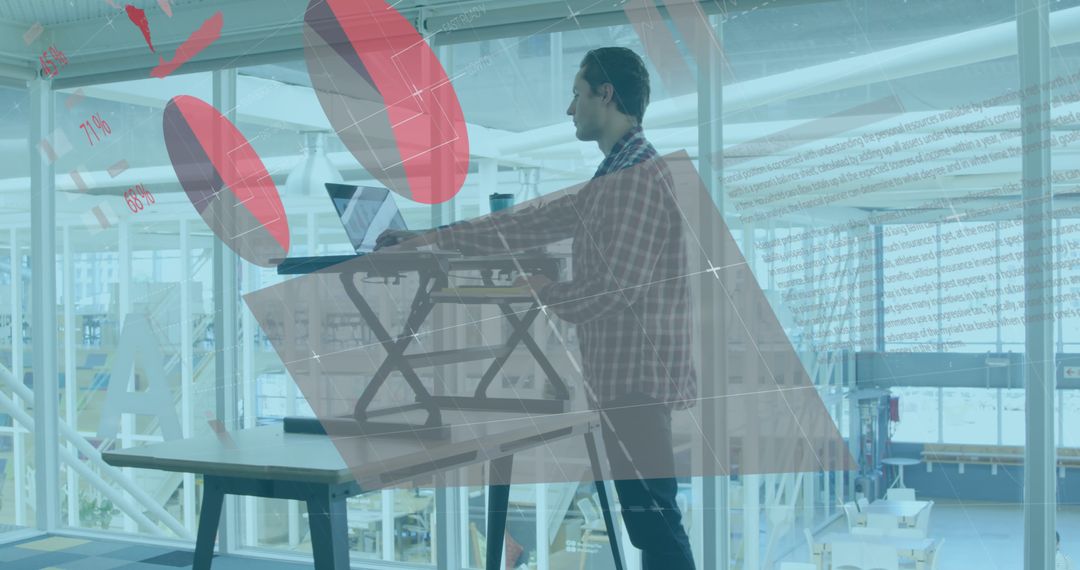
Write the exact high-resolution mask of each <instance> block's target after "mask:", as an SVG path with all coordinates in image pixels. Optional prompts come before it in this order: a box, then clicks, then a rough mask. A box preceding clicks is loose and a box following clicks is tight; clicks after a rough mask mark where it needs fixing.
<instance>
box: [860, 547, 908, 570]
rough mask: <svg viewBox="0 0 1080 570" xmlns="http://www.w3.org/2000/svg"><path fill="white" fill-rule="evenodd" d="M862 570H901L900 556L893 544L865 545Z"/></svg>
mask: <svg viewBox="0 0 1080 570" xmlns="http://www.w3.org/2000/svg"><path fill="white" fill-rule="evenodd" d="M862 556H863V559H862V560H863V561H862V566H860V567H859V568H861V569H862V570H900V556H899V555H898V554H897V553H896V547H895V546H893V545H891V544H874V543H864V544H863V545H862Z"/></svg>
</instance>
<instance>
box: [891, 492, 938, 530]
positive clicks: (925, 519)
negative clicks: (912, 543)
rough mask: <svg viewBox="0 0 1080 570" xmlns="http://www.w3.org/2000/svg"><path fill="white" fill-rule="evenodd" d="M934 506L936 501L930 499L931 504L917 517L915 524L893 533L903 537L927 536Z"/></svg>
mask: <svg viewBox="0 0 1080 570" xmlns="http://www.w3.org/2000/svg"><path fill="white" fill-rule="evenodd" d="M933 508H934V501H930V504H929V505H926V508H925V509H923V510H922V511H921V512H919V514H918V515H917V516H916V517H915V526H913V527H911V528H901V529H899V530H897V531H896V532H895V533H893V534H895V535H896V536H899V537H901V538H926V533H927V531H928V530H929V528H930V511H931V510H932V509H933Z"/></svg>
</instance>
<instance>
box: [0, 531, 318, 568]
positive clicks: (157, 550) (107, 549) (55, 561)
mask: <svg viewBox="0 0 1080 570" xmlns="http://www.w3.org/2000/svg"><path fill="white" fill-rule="evenodd" d="M192 554H193V553H192V552H191V551H190V550H176V549H173V548H167V547H162V546H145V545H141V544H135V543H130V542H115V541H109V540H93V541H90V540H83V539H75V538H65V537H59V536H52V537H47V538H33V539H30V540H26V541H22V542H17V543H11V544H4V545H0V568H3V569H4V570H121V569H122V570H174V569H183V568H191V559H192ZM250 568H259V570H302V569H303V570H310V568H311V565H310V564H307V565H304V564H291V563H286V562H271V561H267V560H262V559H252V558H242V557H236V556H217V557H215V558H214V570H248V569H250Z"/></svg>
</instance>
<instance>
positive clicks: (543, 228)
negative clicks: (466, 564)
mask: <svg viewBox="0 0 1080 570" xmlns="http://www.w3.org/2000/svg"><path fill="white" fill-rule="evenodd" d="M648 102H649V75H648V71H647V70H646V69H645V65H644V63H643V62H642V61H641V58H640V57H638V55H637V54H635V53H634V52H633V51H631V50H629V49H625V48H600V49H595V50H592V51H590V52H589V53H587V54H586V55H585V57H584V59H583V60H582V62H581V67H580V69H579V71H578V73H577V75H576V76H575V78H574V85H573V100H572V101H571V102H570V107H569V108H568V109H567V110H566V114H567V115H569V116H571V117H572V118H573V121H574V125H575V127H576V135H577V138H578V139H580V140H585V141H596V143H597V145H598V146H599V147H600V150H601V151H603V153H604V156H605V158H604V161H603V162H602V163H601V164H600V167H599V168H598V169H597V171H596V174H595V175H594V177H593V179H592V180H591V181H590V182H589V184H588V185H587V186H585V187H584V188H583V189H582V190H580V191H579V192H577V193H576V194H568V195H565V196H561V197H559V198H556V199H554V200H552V201H550V202H547V203H545V204H542V205H540V206H534V207H529V208H526V209H523V210H518V211H514V212H499V213H498V214H494V215H492V216H489V217H487V218H485V219H482V220H478V221H475V222H465V223H461V224H456V225H454V226H453V227H452V228H451V229H449V230H446V231H434V232H428V233H426V234H416V233H413V232H402V231H391V232H387V233H385V234H383V236H380V244H381V245H390V244H393V243H397V242H398V241H402V240H408V243H407V244H406V245H409V246H415V245H423V244H431V243H437V244H438V246H439V247H440V248H443V249H461V250H466V251H473V252H477V253H489V252H490V253H496V252H505V251H506V249H507V248H509V249H510V250H520V249H524V248H528V247H535V246H538V245H543V244H547V243H551V242H554V241H559V240H562V239H567V238H572V239H573V245H572V250H571V251H572V258H573V263H572V265H573V267H572V269H573V274H572V278H571V279H570V280H568V281H561V282H551V281H550V280H548V279H547V278H546V277H543V276H538V275H534V276H531V277H529V278H527V279H524V280H520V281H521V282H527V283H528V285H530V286H531V287H532V289H533V291H535V293H536V295H537V296H538V297H539V299H540V301H541V302H542V303H543V304H544V305H545V306H546V307H547V310H548V311H550V312H551V313H554V314H555V315H556V316H558V317H560V318H562V319H564V320H566V321H569V322H571V323H575V324H576V325H577V327H578V340H579V344H580V349H581V354H582V366H583V372H584V376H585V387H586V394H587V395H588V397H589V401H590V403H591V404H592V405H594V406H596V407H597V408H599V409H600V410H601V419H602V424H603V433H604V447H605V450H606V451H607V455H608V459H609V462H610V463H611V466H612V472H613V475H614V478H615V479H616V481H615V488H616V491H617V492H618V494H619V501H620V504H621V506H622V515H623V520H624V521H625V523H626V529H627V532H628V534H629V535H630V540H631V542H632V543H633V544H634V546H636V547H637V548H639V549H641V550H642V551H643V564H644V568H646V569H647V570H659V569H661V568H662V569H672V570H681V569H693V568H694V562H693V556H692V554H691V550H690V542H689V539H688V538H687V535H686V532H685V530H684V529H683V526H682V514H681V513H680V511H679V508H678V506H677V504H676V492H677V490H678V488H677V485H676V482H675V479H674V478H673V474H674V452H673V446H672V439H671V412H672V410H673V409H685V408H687V407H689V406H690V405H691V404H692V401H693V399H694V398H695V397H696V396H697V379H696V375H695V372H694V370H693V365H692V361H691V338H690V326H691V314H690V293H689V285H688V282H687V258H686V251H685V242H684V236H683V228H682V214H681V213H680V211H679V209H678V207H677V204H676V202H675V200H674V198H673V196H672V193H671V192H672V180H671V174H670V172H669V171H668V169H667V167H666V165H665V164H664V162H663V161H662V160H660V159H659V158H658V157H657V153H656V150H655V149H653V147H652V145H651V144H649V142H648V141H647V140H645V135H644V133H643V131H642V128H641V123H642V119H643V118H644V114H645V107H646V105H648Z"/></svg>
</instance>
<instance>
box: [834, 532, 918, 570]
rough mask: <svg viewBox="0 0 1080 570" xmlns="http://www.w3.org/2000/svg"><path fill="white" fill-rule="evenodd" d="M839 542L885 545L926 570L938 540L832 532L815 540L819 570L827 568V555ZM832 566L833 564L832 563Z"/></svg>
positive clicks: (916, 566)
mask: <svg viewBox="0 0 1080 570" xmlns="http://www.w3.org/2000/svg"><path fill="white" fill-rule="evenodd" d="M839 542H848V543H864V544H865V543H873V544H885V545H889V546H893V547H895V548H896V553H897V554H898V555H900V556H904V557H906V558H911V559H913V560H915V568H916V570H923V569H925V568H926V563H927V562H928V561H929V560H930V558H931V556H933V552H934V549H935V548H937V540H935V539H932V538H898V537H892V536H872V535H861V534H860V535H855V534H848V533H844V532H830V533H828V534H825V535H822V536H819V537H816V538H814V551H813V553H812V554H813V557H814V564H815V565H816V566H817V567H818V569H819V570H821V569H823V568H825V566H824V565H823V564H824V559H825V555H826V554H829V553H831V552H832V545H833V544H835V543H839ZM830 566H831V563H830Z"/></svg>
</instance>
